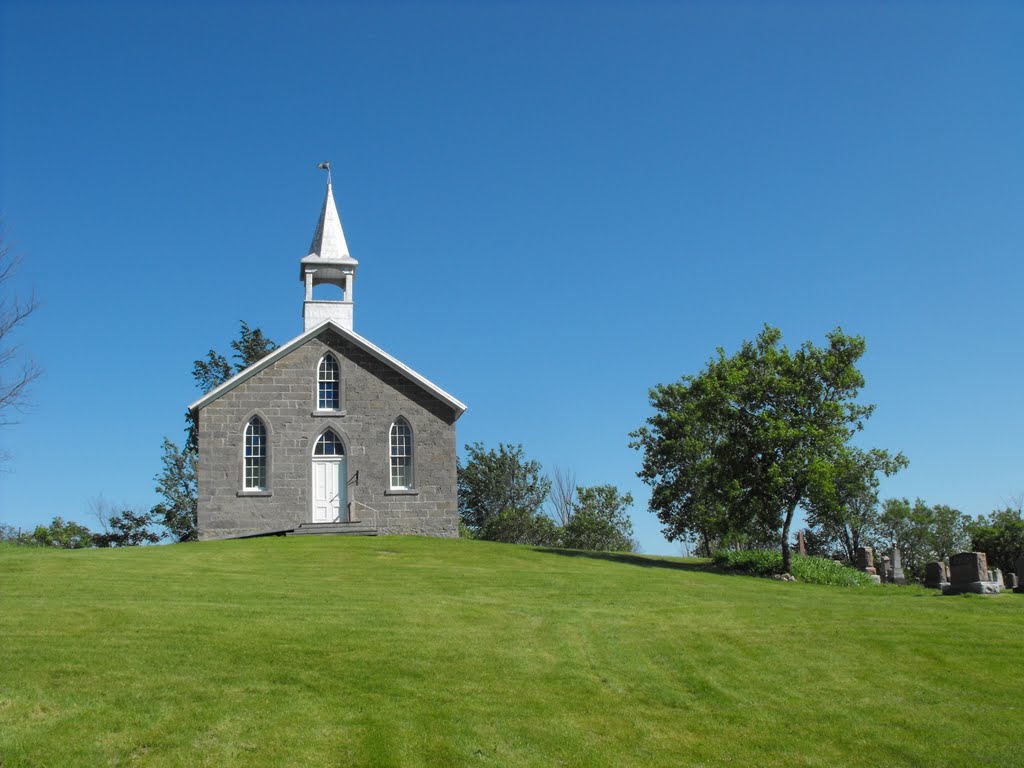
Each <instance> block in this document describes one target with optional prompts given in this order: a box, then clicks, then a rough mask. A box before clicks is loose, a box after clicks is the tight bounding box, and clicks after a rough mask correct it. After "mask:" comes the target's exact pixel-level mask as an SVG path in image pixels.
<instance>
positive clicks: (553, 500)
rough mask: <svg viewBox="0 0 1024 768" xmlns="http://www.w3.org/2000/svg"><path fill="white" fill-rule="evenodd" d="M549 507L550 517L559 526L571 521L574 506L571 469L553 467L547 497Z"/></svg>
mask: <svg viewBox="0 0 1024 768" xmlns="http://www.w3.org/2000/svg"><path fill="white" fill-rule="evenodd" d="M548 503H549V504H550V505H551V517H553V518H554V519H555V521H557V523H558V524H559V525H561V526H563V527H564V526H565V525H566V524H567V523H568V522H569V521H570V520H571V519H572V514H573V507H574V505H575V504H576V473H575V472H573V471H572V470H571V469H562V468H561V467H557V466H556V467H555V471H554V472H553V473H552V475H551V494H550V495H549V496H548Z"/></svg>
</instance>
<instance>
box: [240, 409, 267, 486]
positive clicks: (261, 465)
mask: <svg viewBox="0 0 1024 768" xmlns="http://www.w3.org/2000/svg"><path fill="white" fill-rule="evenodd" d="M244 488H245V490H247V491H265V490H267V428H266V427H265V426H264V425H263V421H262V420H261V419H260V417H259V416H253V417H252V418H251V419H250V420H249V423H248V424H246V425H245V486H244Z"/></svg>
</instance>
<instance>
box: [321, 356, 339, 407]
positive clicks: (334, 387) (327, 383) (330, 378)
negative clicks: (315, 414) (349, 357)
mask: <svg viewBox="0 0 1024 768" xmlns="http://www.w3.org/2000/svg"><path fill="white" fill-rule="evenodd" d="M316 407H317V410H319V411H337V410H340V408H341V370H340V368H339V367H338V359H337V358H336V357H335V356H334V355H332V354H330V353H328V354H326V355H324V356H323V358H322V359H321V360H320V365H319V367H318V368H317V401H316Z"/></svg>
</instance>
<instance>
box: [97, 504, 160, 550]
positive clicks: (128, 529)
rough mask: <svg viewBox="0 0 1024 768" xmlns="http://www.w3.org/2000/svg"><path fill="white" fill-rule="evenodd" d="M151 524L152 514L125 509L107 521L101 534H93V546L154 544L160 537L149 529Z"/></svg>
mask: <svg viewBox="0 0 1024 768" xmlns="http://www.w3.org/2000/svg"><path fill="white" fill-rule="evenodd" d="M152 523H153V517H152V514H151V513H150V514H139V513H137V512H135V511H133V510H131V509H125V510H123V511H122V512H121V514H119V515H114V516H113V517H111V518H110V520H109V521H108V529H107V530H106V531H104V532H103V533H95V534H93V537H92V540H93V544H94V545H95V546H97V547H137V546H139V545H140V544H156V543H157V542H158V541H160V535H159V534H157V533H154V532H153V531H151V530H150V529H149V526H150V525H151V524H152Z"/></svg>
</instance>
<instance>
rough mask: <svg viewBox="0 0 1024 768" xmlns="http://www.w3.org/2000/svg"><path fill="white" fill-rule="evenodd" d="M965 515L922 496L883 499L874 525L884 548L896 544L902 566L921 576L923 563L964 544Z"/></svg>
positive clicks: (944, 555) (878, 541)
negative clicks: (928, 502) (931, 504)
mask: <svg viewBox="0 0 1024 768" xmlns="http://www.w3.org/2000/svg"><path fill="white" fill-rule="evenodd" d="M968 522H969V519H968V518H967V517H966V516H965V515H963V514H962V513H961V512H960V511H959V510H956V509H953V508H952V507H948V506H946V505H945V504H936V505H935V506H929V505H928V504H926V503H925V502H924V501H923V500H922V499H915V500H914V503H913V504H911V503H910V500H909V499H886V500H885V501H884V502H883V503H882V514H881V515H880V516H879V518H878V525H877V528H876V536H877V543H879V544H880V545H881V546H882V547H883V548H884V549H891V548H892V547H899V550H900V557H901V559H902V561H903V570H904V571H906V573H907V575H909V576H911V577H912V578H915V579H921V578H923V577H924V568H925V565H926V564H927V563H928V562H930V561H933V560H942V559H943V558H946V557H949V556H950V555H952V554H955V553H957V552H962V551H964V550H965V549H966V548H967V544H968V543H969V541H970V538H969V536H968V533H967V523H968Z"/></svg>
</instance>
